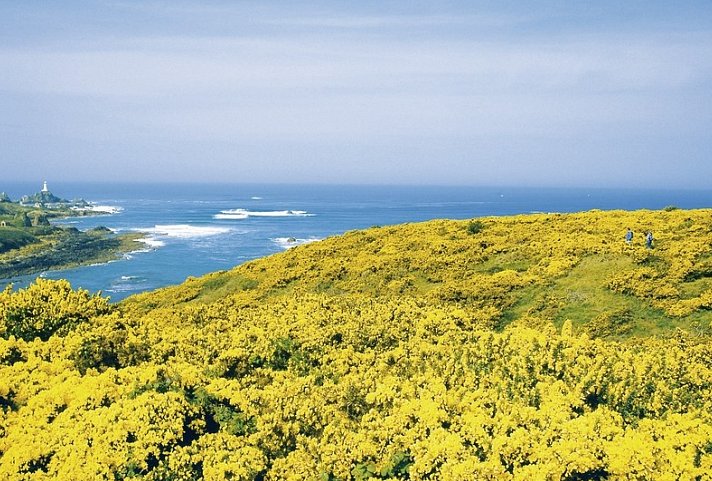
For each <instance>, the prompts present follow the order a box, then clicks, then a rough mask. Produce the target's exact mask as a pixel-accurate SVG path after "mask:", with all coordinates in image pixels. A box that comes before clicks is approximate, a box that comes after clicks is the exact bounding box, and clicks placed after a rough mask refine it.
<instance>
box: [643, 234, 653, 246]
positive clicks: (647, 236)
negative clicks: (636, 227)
mask: <svg viewBox="0 0 712 481" xmlns="http://www.w3.org/2000/svg"><path fill="white" fill-rule="evenodd" d="M645 247H647V248H648V249H652V248H653V232H652V231H648V233H647V234H645Z"/></svg>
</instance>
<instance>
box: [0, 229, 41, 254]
mask: <svg viewBox="0 0 712 481" xmlns="http://www.w3.org/2000/svg"><path fill="white" fill-rule="evenodd" d="M35 242H37V238H36V237H35V236H33V235H32V234H30V233H28V232H26V231H25V230H21V229H17V228H13V227H0V254H2V253H3V252H7V251H10V250H13V249H19V248H20V247H24V246H26V245H29V244H32V243H35Z"/></svg>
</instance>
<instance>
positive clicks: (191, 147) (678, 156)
mask: <svg viewBox="0 0 712 481" xmlns="http://www.w3.org/2000/svg"><path fill="white" fill-rule="evenodd" d="M711 126H712V2H709V0H705V1H696V2H692V1H684V0H683V1H675V2H670V1H657V0H648V1H636V0H626V1H623V2H622V1H620V0H614V1H608V0H602V1H596V2H591V1H576V0H567V1H539V2H530V1H521V2H513V1H489V2H485V1H466V2H464V1H463V2H461V1H447V0H445V1H437V2H433V1H429V2H419V1H387V0H386V1H373V2H370V1H362V2H353V1H341V2H339V1H333V2H315V1H306V2H289V1H284V2H277V1H262V2H240V1H231V2H227V1H225V2H220V1H214V0H208V1H197V0H189V1H185V0H177V1H169V0H165V1H164V0H147V1H129V0H115V1H112V0H106V1H101V0H95V1H73V0H65V1H62V2H56V1H34V0H28V1H22V2H16V1H11V0H0V183H2V181H3V180H8V181H38V182H39V181H41V180H44V179H47V180H48V181H50V182H52V181H142V182H164V181H165V182H222V183H233V182H234V183H248V182H256V183H265V182H274V183H334V184H361V183H362V184H414V185H420V184H433V185H473V186H477V185H487V186H499V185H502V186H542V187H550V186H566V187H576V186H581V187H631V188H645V187H650V188H709V186H710V179H712V159H711V158H710V153H711V152H712V128H711ZM0 190H2V188H0Z"/></svg>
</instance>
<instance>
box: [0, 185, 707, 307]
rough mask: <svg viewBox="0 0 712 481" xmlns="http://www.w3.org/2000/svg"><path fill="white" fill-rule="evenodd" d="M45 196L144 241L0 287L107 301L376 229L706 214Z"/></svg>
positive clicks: (185, 189)
mask: <svg viewBox="0 0 712 481" xmlns="http://www.w3.org/2000/svg"><path fill="white" fill-rule="evenodd" d="M40 188H41V184H40V183H38V184H37V185H35V184H29V183H11V184H7V183H6V184H3V185H0V191H3V190H4V191H5V192H7V193H8V194H9V195H10V196H11V198H12V199H18V198H19V197H20V196H22V195H24V194H31V193H34V192H37V191H39V190H40ZM49 189H50V191H51V192H52V193H54V194H55V195H57V196H59V197H63V198H67V199H74V198H80V197H81V198H84V199H86V200H88V201H91V202H93V203H95V204H96V205H97V206H103V207H102V208H106V210H108V211H112V212H113V213H112V214H107V215H99V216H94V217H82V218H69V219H63V220H61V221H58V222H57V224H62V225H70V226H73V227H77V228H79V229H82V230H84V229H88V228H92V227H97V226H106V227H109V228H110V229H112V230H114V231H116V232H127V231H135V232H142V233H144V240H143V242H140V243H139V242H137V243H136V251H135V252H131V253H129V254H126V255H124V256H123V257H121V258H119V259H117V260H115V261H112V262H109V263H104V264H98V265H91V266H84V267H79V268H75V269H67V270H62V271H48V272H42V273H40V274H37V275H32V276H22V277H18V278H13V279H3V280H0V287H2V286H4V285H6V284H8V283H13V284H14V286H15V287H23V286H26V285H28V284H29V283H30V282H32V280H34V279H35V278H36V277H37V276H38V275H40V276H42V277H45V278H50V279H60V278H64V279H68V280H69V281H70V282H71V283H72V286H73V287H75V288H76V287H81V288H84V289H88V290H90V291H92V292H96V291H101V292H102V294H103V295H108V296H109V297H110V298H111V300H112V301H119V300H121V299H123V298H125V297H127V296H129V295H131V294H135V293H138V292H142V291H147V290H153V289H157V288H160V287H164V286H167V285H171V284H177V283H180V282H182V281H184V280H185V279H186V277H188V276H200V275H202V274H206V273H208V272H213V271H218V270H224V269H230V268H232V267H234V266H236V265H238V264H242V263H244V262H246V261H249V260H251V259H256V258H259V257H264V256H268V255H271V254H275V253H277V252H281V251H283V250H285V249H287V248H290V247H292V246H295V245H299V244H303V243H307V242H312V241H316V240H320V239H324V238H326V237H329V236H333V235H338V234H341V233H344V232H346V231H349V230H353V229H361V228H366V227H371V226H375V225H381V226H382V225H391V224H400V223H404V222H420V221H425V220H429V219H436V218H448V219H469V218H473V217H481V216H491V215H496V216H502V215H511V214H522V213H534V212H577V211H586V210H591V209H602V210H610V209H627V210H636V209H662V208H664V207H666V206H669V205H675V206H677V207H680V208H706V207H712V190H705V191H693V190H636V189H583V188H571V189H563V188H515V187H509V188H507V187H460V186H458V187H442V186H438V187H434V186H353V185H342V186H331V185H258V184H243V185H240V184H235V185H229V184H214V185H204V184H108V183H106V184H99V183H59V182H57V183H56V184H55V183H52V182H50V184H49ZM711 222H712V219H711ZM623 234H624V233H621V235H623Z"/></svg>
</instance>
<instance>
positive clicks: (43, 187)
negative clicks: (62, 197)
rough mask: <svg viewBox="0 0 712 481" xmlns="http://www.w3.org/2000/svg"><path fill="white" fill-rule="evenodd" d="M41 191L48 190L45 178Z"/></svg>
mask: <svg viewBox="0 0 712 481" xmlns="http://www.w3.org/2000/svg"><path fill="white" fill-rule="evenodd" d="M42 192H49V189H48V188H47V181H46V180H45V181H44V183H43V184H42Z"/></svg>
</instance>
